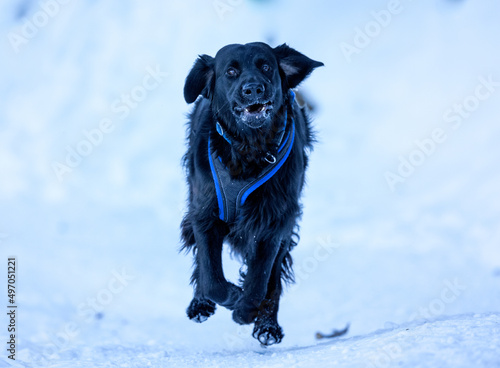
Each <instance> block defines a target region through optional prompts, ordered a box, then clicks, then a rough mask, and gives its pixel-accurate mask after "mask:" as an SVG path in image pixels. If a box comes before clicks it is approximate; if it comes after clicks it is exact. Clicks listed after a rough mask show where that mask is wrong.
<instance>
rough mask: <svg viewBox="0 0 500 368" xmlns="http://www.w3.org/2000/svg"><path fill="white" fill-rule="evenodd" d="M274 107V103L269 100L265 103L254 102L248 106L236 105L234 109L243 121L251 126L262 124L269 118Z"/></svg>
mask: <svg viewBox="0 0 500 368" xmlns="http://www.w3.org/2000/svg"><path fill="white" fill-rule="evenodd" d="M272 109H273V103H272V102H271V101H268V102H265V103H254V104H251V105H247V106H246V107H240V106H236V107H235V108H234V111H235V113H236V115H238V117H239V118H240V119H241V120H242V121H243V122H245V123H247V124H248V125H250V126H255V125H262V124H263V123H264V121H265V120H267V118H269V116H270V114H271V111H272ZM259 123H261V124H259Z"/></svg>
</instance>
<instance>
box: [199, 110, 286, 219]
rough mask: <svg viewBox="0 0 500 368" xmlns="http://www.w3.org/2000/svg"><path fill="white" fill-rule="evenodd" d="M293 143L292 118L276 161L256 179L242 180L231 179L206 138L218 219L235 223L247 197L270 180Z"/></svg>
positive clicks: (281, 164) (284, 160)
mask: <svg viewBox="0 0 500 368" xmlns="http://www.w3.org/2000/svg"><path fill="white" fill-rule="evenodd" d="M294 141H295V121H294V119H293V118H292V123H291V128H290V131H289V132H288V135H287V136H286V138H285V141H284V142H283V143H282V144H281V146H280V148H279V149H278V154H277V156H278V157H277V158H276V161H275V162H274V163H270V164H269V165H268V166H266V167H265V168H264V170H262V172H261V173H260V174H259V175H258V176H257V177H256V178H249V179H244V180H243V179H235V178H232V177H231V175H230V173H229V170H227V168H226V167H225V166H224V165H223V164H222V162H221V161H220V160H219V159H218V156H217V155H216V153H215V152H211V145H210V142H211V141H210V137H209V138H208V159H209V162H210V170H211V171H212V178H213V180H214V184H215V192H216V194H217V204H218V206H219V218H220V219H221V220H222V221H224V222H233V221H235V219H236V217H237V215H238V213H239V211H240V207H241V206H243V205H244V204H245V201H246V200H247V198H248V196H249V195H250V194H252V193H253V192H254V191H255V190H257V189H258V188H259V187H261V186H262V185H263V184H264V183H265V182H267V181H268V180H269V179H271V178H272V177H273V176H274V174H276V173H277V172H278V170H279V169H280V168H281V167H282V166H283V164H284V163H285V162H286V160H287V159H288V157H289V156H290V152H291V151H292V147H293V142H294Z"/></svg>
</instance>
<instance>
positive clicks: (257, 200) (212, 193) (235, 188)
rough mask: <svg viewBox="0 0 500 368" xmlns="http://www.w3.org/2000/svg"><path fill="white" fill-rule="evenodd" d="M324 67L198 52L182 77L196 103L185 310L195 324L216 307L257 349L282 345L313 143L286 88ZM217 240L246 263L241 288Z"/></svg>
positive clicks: (229, 51) (252, 46) (253, 52)
mask: <svg viewBox="0 0 500 368" xmlns="http://www.w3.org/2000/svg"><path fill="white" fill-rule="evenodd" d="M322 65H323V63H321V62H318V61H314V60H311V59H310V58H308V57H307V56H305V55H303V54H301V53H299V52H298V51H296V50H294V49H292V48H290V47H288V46H287V45H286V44H283V45H281V46H278V47H276V48H272V47H270V46H268V45H267V44H265V43H261V42H255V43H249V44H246V45H239V44H234V45H228V46H225V47H223V48H222V49H221V50H219V51H218V52H217V55H216V56H215V58H213V57H211V56H208V55H201V56H199V58H198V59H197V60H196V62H195V63H194V66H193V68H192V69H191V71H190V73H189V75H188V76H187V78H186V83H185V86H184V98H185V100H186V102H187V103H193V102H195V101H196V104H195V106H194V109H193V111H192V112H191V114H190V116H189V124H188V150H187V153H186V155H185V156H184V164H185V167H186V173H187V182H188V185H189V198H188V210H187V213H186V215H185V217H184V219H183V221H182V225H181V228H182V239H183V249H187V250H189V249H193V251H194V252H193V253H194V263H195V265H194V272H193V276H192V279H191V282H192V284H193V285H194V298H193V300H192V301H191V303H190V305H189V307H188V308H187V315H188V317H189V318H190V319H192V320H193V321H196V322H203V321H205V320H206V319H207V318H208V317H210V316H211V315H212V314H213V313H214V312H215V305H216V304H219V305H222V306H224V307H226V308H228V309H230V310H232V311H233V319H234V321H236V322H237V323H240V324H249V323H252V322H255V325H254V331H253V336H254V337H255V338H257V339H258V340H259V341H260V342H261V343H262V344H264V345H271V344H274V343H279V342H281V339H282V338H283V332H282V329H281V327H280V326H279V324H278V320H277V317H278V304H279V298H280V295H281V291H282V284H281V282H282V280H283V281H285V282H286V281H292V280H293V274H292V270H291V266H292V258H291V256H290V250H291V249H292V248H293V247H294V246H295V245H296V244H297V238H298V236H297V220H298V218H299V217H300V215H301V205H300V203H299V199H300V195H301V191H302V187H303V185H304V174H305V170H306V167H307V154H308V150H310V149H311V146H312V142H313V137H312V132H311V127H310V122H309V120H308V118H307V116H306V113H305V111H304V110H303V109H301V108H300V107H299V106H298V104H297V103H296V102H294V96H295V95H294V92H293V91H292V88H295V87H297V85H298V84H299V83H300V82H302V81H303V80H304V79H305V78H306V77H307V76H308V75H309V74H310V73H311V72H312V71H313V70H314V69H315V68H317V67H319V66H322ZM200 95H201V97H199V96H200ZM223 242H226V243H227V244H230V245H231V247H232V251H233V252H234V253H236V254H238V255H239V256H240V257H241V259H242V261H243V263H244V267H245V268H246V272H241V275H242V280H241V282H242V284H241V286H236V285H234V284H233V283H231V282H229V281H227V280H226V278H225V277H224V273H223V269H222V260H221V251H222V244H223Z"/></svg>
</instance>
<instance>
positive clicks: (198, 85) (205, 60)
mask: <svg viewBox="0 0 500 368" xmlns="http://www.w3.org/2000/svg"><path fill="white" fill-rule="evenodd" d="M214 60H215V59H214V58H213V57H211V56H208V55H200V56H199V57H198V59H196V61H195V63H194V65H193V68H192V69H191V71H190V72H189V74H188V76H187V78H186V83H185V84H184V99H185V100H186V102H187V103H188V104H190V103H193V102H194V101H196V99H197V98H198V96H199V95H202V96H203V97H206V98H209V97H210V95H211V93H212V90H213V82H214V74H215V68H214V64H215V63H214Z"/></svg>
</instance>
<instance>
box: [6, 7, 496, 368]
mask: <svg viewBox="0 0 500 368" xmlns="http://www.w3.org/2000/svg"><path fill="white" fill-rule="evenodd" d="M214 5H215V6H214ZM499 15H500V3H498V2H497V1H495V0H485V1H482V2H477V1H472V0H463V1H450V0H423V1H418V2H417V1H410V0H401V1H397V0H396V1H389V2H388V1H367V0H364V1H356V2H345V1H344V2H341V1H326V0H324V1H319V0H315V1H314V0H313V1H308V2H304V1H297V0H293V1H292V0H289V1H285V0H274V1H264V0H260V1H257V0H253V1H251V0H238V1H236V0H217V1H194V0H171V1H168V2H154V1H141V2H138V1H129V0H125V1H118V0H116V1H108V2H97V1H86V2H84V1H76V0H75V1H71V0H64V1H63V0H41V1H31V0H17V1H11V2H4V3H2V4H1V5H0V19H1V25H0V33H1V34H2V37H1V41H0V49H1V53H0V54H1V55H2V56H1V57H0V73H1V74H0V76H1V80H0V255H1V258H0V284H1V283H3V284H4V285H5V286H4V290H6V288H7V258H8V257H10V256H15V257H16V260H17V274H16V276H17V278H16V280H17V283H16V287H17V289H16V293H17V294H16V295H17V300H16V303H17V305H18V311H17V314H16V342H17V346H16V361H15V362H13V361H12V360H10V359H8V358H7V355H8V354H9V353H7V352H6V349H5V346H6V345H7V344H6V342H7V341H9V338H10V337H9V338H8V332H7V328H8V325H9V323H10V321H9V320H8V318H7V315H6V313H7V312H8V310H7V305H8V300H7V291H5V293H4V299H3V302H2V303H0V305H4V306H5V307H1V308H4V311H2V312H1V313H0V314H1V315H2V316H3V317H1V318H0V342H1V343H2V344H3V346H4V348H2V353H1V354H0V358H1V359H0V367H3V366H5V367H9V366H20V367H68V368H69V367H239V366H241V367H330V366H339V367H377V368H378V367H391V366H397V367H500V354H499V353H498V351H500V307H499V306H500V226H499V225H500V193H499V191H500V190H499V188H500V171H499V165H498V162H499V158H500V145H499V144H498V142H499V141H500V124H499V117H500V40H499V38H498V35H499V34H500V23H499V22H498V16H499ZM255 40H262V41H266V42H269V43H270V44H271V45H273V46H274V45H278V44H280V43H283V42H287V43H288V44H290V45H291V46H292V47H294V48H296V49H297V50H299V51H301V52H303V53H305V54H306V55H308V56H310V57H311V58H313V59H316V60H320V61H323V62H324V63H325V67H324V68H320V69H318V70H316V71H315V72H314V73H313V75H312V76H311V77H310V78H309V79H308V80H307V81H306V82H305V83H304V84H303V86H302V91H303V93H305V94H306V95H307V96H309V98H310V99H311V101H313V102H314V104H315V107H316V108H315V110H314V112H313V116H314V120H315V126H316V127H317V130H318V132H319V140H320V142H319V143H318V145H317V147H316V149H315V151H314V152H313V154H312V158H311V167H310V170H309V173H308V186H307V188H306V191H305V196H304V200H303V203H304V217H303V221H302V223H301V242H300V244H299V246H298V247H297V248H296V249H295V250H294V259H295V270H296V277H297V284H296V285H293V286H290V287H289V288H288V290H287V291H286V293H285V296H284V298H283V302H282V307H281V310H280V316H279V320H280V323H281V325H282V326H283V329H284V332H285V338H284V341H283V343H281V344H280V345H277V346H273V347H270V348H267V349H263V348H261V347H260V346H259V344H258V342H257V341H256V340H255V339H253V338H252V337H251V327H249V326H243V327H241V326H238V325H236V324H235V323H234V322H232V320H231V315H230V313H229V312H228V311H226V310H224V309H223V308H219V309H218V311H217V313H216V314H215V315H214V316H213V317H211V318H210V319H209V320H208V321H207V322H205V323H203V324H194V323H192V322H191V321H189V320H188V319H187V318H186V317H185V312H184V310H185V308H186V306H187V305H188V303H189V301H190V298H191V287H190V286H189V285H188V283H189V276H190V272H191V257H190V256H189V255H188V256H186V255H183V254H179V253H178V248H179V245H180V244H179V231H178V226H179V222H180V219H181V216H182V213H183V208H184V200H185V190H186V188H185V184H184V183H185V182H184V178H183V170H182V168H181V166H180V160H181V156H182V154H183V152H184V149H185V143H184V136H185V122H186V117H185V115H186V113H187V112H188V111H189V109H190V107H189V106H187V105H186V104H185V102H184V100H183V96H182V87H183V82H184V78H185V76H186V75H187V73H188V71H189V69H190V67H191V65H192V63H193V62H194V60H195V58H196V56H197V54H201V53H207V54H212V55H213V54H214V53H215V52H216V51H217V50H218V49H219V48H220V47H222V46H223V45H225V44H228V43H246V42H251V41H255ZM225 266H226V268H227V273H228V274H229V275H231V278H232V279H236V278H237V271H238V268H239V265H238V264H237V262H236V261H235V260H232V259H230V257H229V255H227V254H226V255H225ZM1 275H3V276H1ZM348 323H350V326H351V328H350V331H349V333H348V334H347V335H346V336H343V337H341V338H338V339H334V340H316V339H315V335H316V332H319V331H320V332H322V333H325V334H327V333H330V332H331V331H332V330H334V329H341V328H343V327H344V326H345V325H346V324H348Z"/></svg>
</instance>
